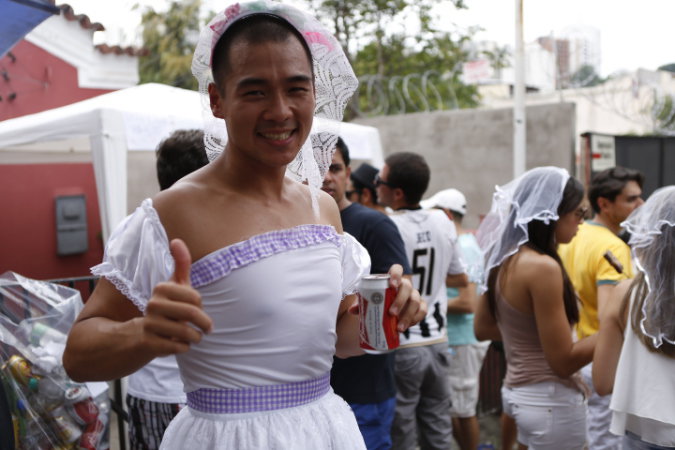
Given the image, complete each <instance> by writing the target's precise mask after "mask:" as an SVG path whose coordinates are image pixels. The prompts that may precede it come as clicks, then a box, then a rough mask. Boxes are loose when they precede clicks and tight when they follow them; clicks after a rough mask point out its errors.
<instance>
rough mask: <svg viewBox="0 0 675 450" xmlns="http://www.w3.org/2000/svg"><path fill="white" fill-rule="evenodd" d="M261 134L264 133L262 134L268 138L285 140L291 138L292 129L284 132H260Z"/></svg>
mask: <svg viewBox="0 0 675 450" xmlns="http://www.w3.org/2000/svg"><path fill="white" fill-rule="evenodd" d="M260 134H262V136H263V137H265V138H267V139H273V140H275V141H283V140H284V139H288V138H289V136H290V135H291V131H286V132H284V133H260Z"/></svg>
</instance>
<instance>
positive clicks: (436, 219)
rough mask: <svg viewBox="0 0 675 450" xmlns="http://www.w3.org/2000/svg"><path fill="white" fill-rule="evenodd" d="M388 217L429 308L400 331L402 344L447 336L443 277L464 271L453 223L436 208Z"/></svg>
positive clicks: (434, 339) (405, 211)
mask: <svg viewBox="0 0 675 450" xmlns="http://www.w3.org/2000/svg"><path fill="white" fill-rule="evenodd" d="M390 217H391V219H392V220H393V221H394V223H395V224H396V226H397V227H398V230H399V232H400V233H401V237H402V238H403V243H404V244H405V251H406V255H407V256H408V262H409V263H410V267H411V268H412V273H413V286H414V287H415V288H417V290H419V291H420V295H421V296H422V298H423V299H424V301H426V302H427V306H428V308H429V311H428V312H427V316H426V318H425V319H423V320H422V321H421V322H420V323H419V324H417V325H415V326H413V327H410V328H409V329H408V330H407V331H405V332H404V333H401V345H402V346H408V345H424V344H426V343H427V342H428V343H433V342H439V341H443V340H447V331H446V328H445V325H446V324H445V314H446V310H447V306H448V297H447V294H446V286H445V278H446V275H448V274H450V275H456V274H461V273H464V264H463V262H462V259H461V253H460V249H459V245H458V244H457V229H456V228H455V224H454V223H452V221H451V220H450V219H449V218H448V216H446V215H445V213H443V211H440V210H437V209H416V210H399V211H397V212H395V213H394V214H393V215H391V216H390Z"/></svg>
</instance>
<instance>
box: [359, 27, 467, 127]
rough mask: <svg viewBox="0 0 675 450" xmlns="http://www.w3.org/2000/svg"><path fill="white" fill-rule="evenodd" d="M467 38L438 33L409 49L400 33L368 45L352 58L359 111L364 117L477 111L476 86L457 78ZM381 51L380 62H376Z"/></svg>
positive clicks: (464, 59) (463, 59) (464, 55)
mask: <svg viewBox="0 0 675 450" xmlns="http://www.w3.org/2000/svg"><path fill="white" fill-rule="evenodd" d="M470 39H471V37H470V36H468V35H465V36H460V37H458V38H454V37H453V35H452V34H451V33H447V32H446V33H440V32H438V33H434V34H433V36H432V37H430V38H427V39H425V40H424V41H423V42H421V43H420V44H419V45H418V46H414V47H413V46H408V45H406V37H405V36H403V35H400V34H398V35H392V36H388V37H387V38H386V39H385V40H384V45H383V46H382V47H381V48H378V44H377V42H375V41H373V42H371V43H370V44H368V45H366V46H365V47H364V48H362V49H361V50H360V51H359V52H358V53H357V54H356V56H355V59H354V70H355V72H356V73H357V74H358V75H360V78H361V86H360V91H359V104H358V105H357V109H358V110H359V112H360V113H362V114H400V113H404V112H414V111H426V110H438V109H454V108H472V107H475V106H478V101H479V98H478V91H477V89H476V87H475V86H469V85H466V84H464V83H463V82H462V81H461V78H460V75H461V66H462V63H463V62H464V61H466V60H467V59H468V54H467V51H466V50H464V49H465V48H466V45H465V44H466V42H467V41H469V40H470ZM379 51H381V58H382V59H381V61H377V58H376V55H377V53H378V52H379Z"/></svg>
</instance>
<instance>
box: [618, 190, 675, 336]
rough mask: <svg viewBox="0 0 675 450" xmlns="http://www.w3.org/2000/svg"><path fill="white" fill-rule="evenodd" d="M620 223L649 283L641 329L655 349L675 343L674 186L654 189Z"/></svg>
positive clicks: (636, 260) (640, 268)
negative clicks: (650, 339)
mask: <svg viewBox="0 0 675 450" xmlns="http://www.w3.org/2000/svg"><path fill="white" fill-rule="evenodd" d="M621 225H622V226H623V227H625V228H626V230H628V232H629V233H630V234H631V237H630V245H631V250H632V253H633V257H634V258H635V262H636V265H637V267H638V269H639V270H640V271H641V272H642V273H644V275H645V280H646V282H647V288H648V293H647V297H646V299H645V301H644V303H643V305H642V313H643V315H642V320H641V321H640V328H641V329H642V332H643V333H644V334H645V335H646V336H649V337H650V338H652V341H653V343H654V346H655V347H656V348H658V347H660V346H661V344H662V343H663V341H664V340H665V341H666V342H669V343H671V344H675V273H673V270H674V267H675V186H666V187H663V188H661V189H658V190H656V191H654V192H653V193H652V195H651V196H650V197H649V198H648V199H647V201H646V202H645V204H644V205H642V206H640V207H639V208H637V209H636V210H634V211H633V212H632V213H631V215H630V216H628V218H627V219H626V220H625V221H624V222H623V223H622V224H621Z"/></svg>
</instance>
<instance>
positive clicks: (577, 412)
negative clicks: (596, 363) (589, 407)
mask: <svg viewBox="0 0 675 450" xmlns="http://www.w3.org/2000/svg"><path fill="white" fill-rule="evenodd" d="M502 404H503V408H504V412H505V413H506V414H507V415H509V416H511V417H513V419H514V420H515V421H516V425H517V426H518V442H520V443H521V444H524V445H527V446H528V447H529V449H530V450H542V449H550V450H580V449H583V448H584V444H585V443H586V399H585V398H584V395H583V394H582V393H581V392H579V390H577V389H573V388H569V387H567V386H564V385H562V384H560V383H557V382H555V381H544V382H542V383H536V384H528V385H525V386H517V387H513V388H509V387H506V386H504V387H502Z"/></svg>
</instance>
